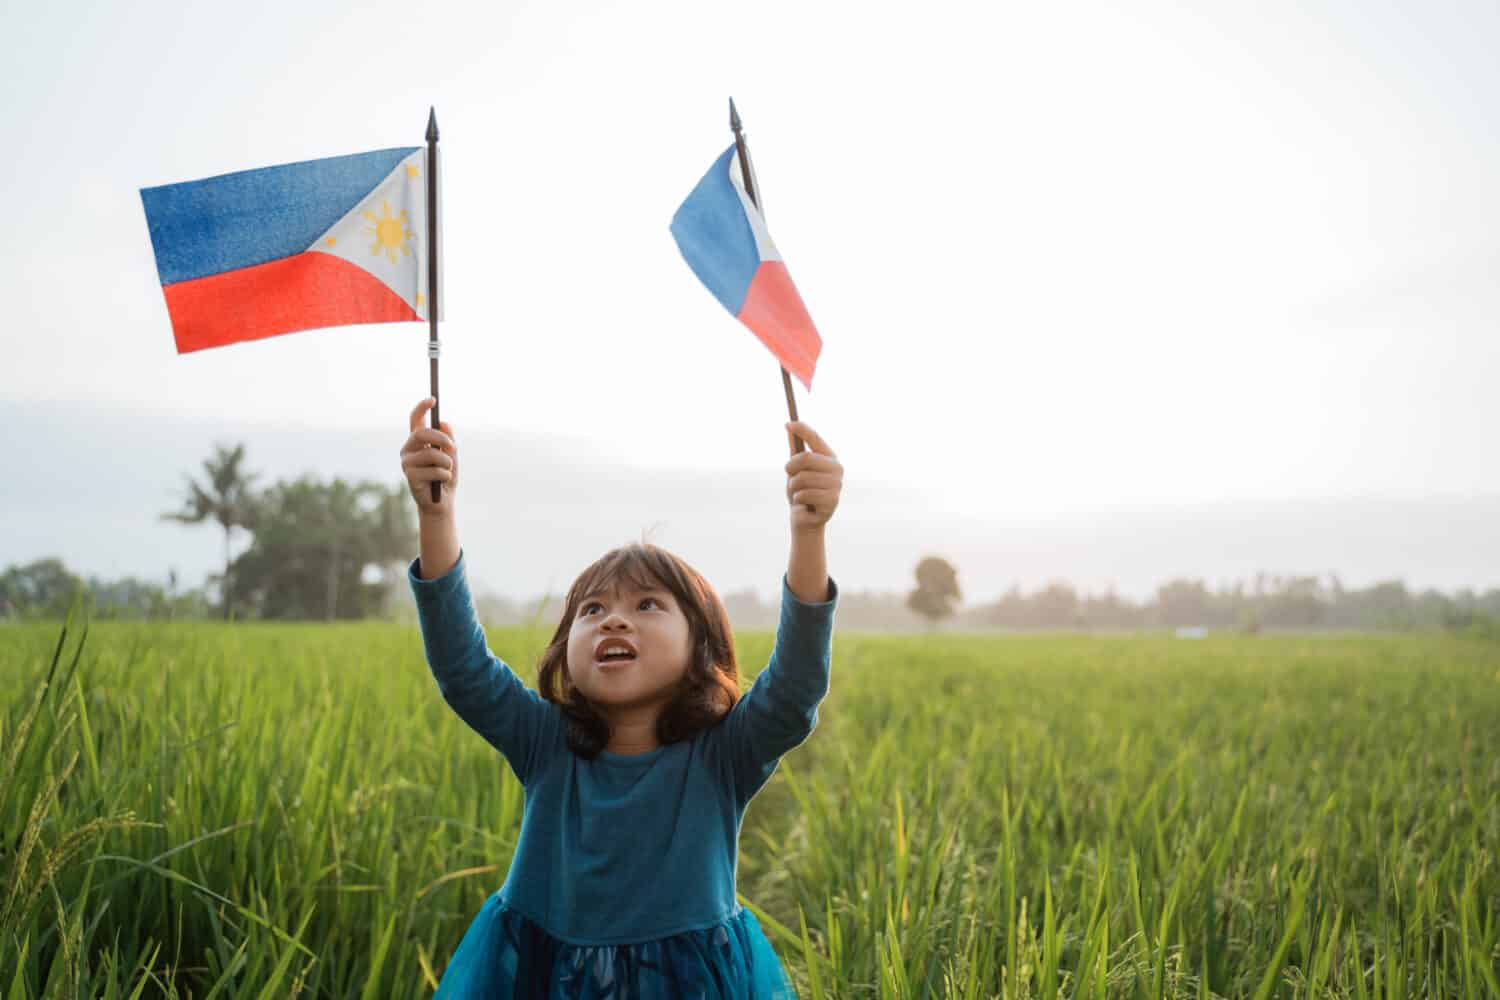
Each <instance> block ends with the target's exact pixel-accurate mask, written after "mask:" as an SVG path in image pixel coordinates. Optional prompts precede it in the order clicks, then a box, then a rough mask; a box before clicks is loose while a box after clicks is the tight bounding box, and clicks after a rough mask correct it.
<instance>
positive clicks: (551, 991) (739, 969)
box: [437, 893, 797, 1000]
mask: <svg viewBox="0 0 1500 1000" xmlns="http://www.w3.org/2000/svg"><path fill="white" fill-rule="evenodd" d="M796 997H797V994H796V991H795V990H793V989H792V985H791V982H790V981H789V980H788V979H787V976H786V972H785V970H783V969H782V967H781V962H780V961H779V960H778V959H777V957H776V953H775V952H774V951H772V950H771V942H770V941H767V940H766V936H765V933H764V932H763V931H762V930H761V929H760V922H759V921H757V920H756V919H755V915H754V914H753V913H751V912H750V911H749V910H747V909H744V908H741V909H740V911H739V912H738V913H737V914H736V915H735V916H733V917H730V918H729V919H728V920H726V921H724V922H723V923H721V924H716V925H714V926H713V927H709V928H707V929H705V930H698V931H686V932H684V933H682V934H673V935H671V936H670V937H664V938H657V939H655V940H651V941H643V942H640V943H638V944H607V945H584V944H570V943H568V942H566V941H561V940H559V939H557V938H555V937H553V936H552V935H551V934H549V933H548V932H547V931H545V930H543V929H542V928H541V927H539V926H537V925H536V924H534V923H532V922H531V921H530V920H529V919H527V918H526V917H524V916H522V915H521V914H520V913H517V912H516V911H514V910H511V909H507V908H506V906H505V904H504V903H502V902H501V901H500V897H499V894H498V893H497V894H495V895H492V896H491V897H490V898H489V899H488V900H486V901H485V904H484V906H483V908H481V909H480V911H479V915H478V916H477V917H475V918H474V922H473V923H472V924H470V925H469V929H468V931H467V932H465V934H464V938H463V940H462V941H461V942H459V945H458V950H457V951H456V952H454V953H453V959H452V961H450V962H449V963H448V968H447V970H446V971H445V972H444V973H443V980H442V983H441V984H440V985H439V986H438V991H437V1000H480V998H485V1000H490V998H494V1000H690V998H691V1000H731V998H733V1000H796Z"/></svg>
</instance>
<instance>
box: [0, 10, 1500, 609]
mask: <svg viewBox="0 0 1500 1000" xmlns="http://www.w3.org/2000/svg"><path fill="white" fill-rule="evenodd" d="M0 2H3V0H0ZM6 10H7V15H6V19H5V23H6V30H5V32H4V33H3V37H0V55H3V65H4V69H3V70H0V72H3V74H4V78H5V92H6V98H5V100H4V101H3V103H0V127H3V129H4V131H5V134H6V135H8V136H10V137H11V139H12V142H11V147H10V148H11V151H10V153H9V159H10V162H9V165H8V167H7V169H6V171H5V176H6V177H7V181H6V194H7V196H8V197H7V198H6V199H5V213H6V222H7V225H6V226H5V231H6V232H7V233H8V234H9V238H8V239H6V240H3V241H0V288H3V289H4V291H5V292H6V295H5V298H6V301H7V303H8V304H9V305H10V309H9V314H8V321H7V323H6V331H7V332H6V334H5V357H6V361H5V363H4V364H0V402H5V403H13V404H24V403H27V402H35V401H41V400H49V401H63V402H64V403H66V402H67V401H70V400H71V401H80V402H82V401H87V402H89V403H92V404H108V405H109V406H112V407H120V408H123V409H125V410H135V411H139V412H141V413H143V414H144V413H147V412H150V413H156V414H162V413H166V414H175V415H179V416H181V417H182V418H183V419H184V420H208V421H212V422H214V423H215V425H223V426H227V427H230V428H244V429H245V432H246V435H247V436H248V435H249V434H250V433H251V432H252V431H254V430H255V429H257V428H270V427H275V428H279V429H281V430H282V431H295V430H296V429H297V428H311V427H318V428H324V429H341V430H380V429H384V430H387V431H389V432H390V433H391V434H392V435H393V437H392V454H393V455H394V450H395V448H396V447H397V446H399V443H400V438H401V437H402V436H404V433H405V420H406V414H407V411H408V410H409V409H410V407H411V405H412V403H413V402H414V401H415V400H416V399H418V398H420V397H421V396H423V395H425V394H426V391H427V364H426V357H425V338H426V328H425V325H419V324H390V325H385V326H371V327H361V328H348V327H346V328H340V329H334V330H324V331H314V332H306V333H297V334H291V335H287V336H284V337H279V338H274V339H271V340H266V341H260V342H255V343H249V344H241V345H235V346H231V347H227V348H220V349H215V350H209V351H204V352H199V353H197V354H190V355H183V356H178V355H177V354H176V353H175V350H174V346H173V339H172V334H171V329H170V326H169V323H168V320H167V314H166V308H165V304H164V301H163V297H162V294H161V290H160V286H159V281H158V278H157V274H156V270H155V263H154V260H153V257H152V254H151V247H150V241H149V238H148V235H147V231H146V225H145V219H144V214H143V211H142V208H141V203H140V198H139V195H138V189H139V188H141V187H143V186H150V185H156V184H164V183H171V182H175V181H183V180H191V179H196V178H199V177H204V176H209V175H213V174H218V173H223V172H227V171H232V170H240V169H246V168H251V167H258V166H265V165H269V164H275V163H284V162H289V161H294V160H303V159H310V158H315V157H321V156H332V155H339V154H344V153H353V152H359V151H363V150H368V149H376V148H382V147H389V146H399V145H417V144H419V143H420V142H421V140H422V133H423V127H424V125H425V122H426V117H427V108H428V105H429V104H434V105H436V107H437V112H438V118H439V123H440V125H441V128H442V134H443V143H442V148H443V150H444V153H445V159H444V163H443V176H444V183H445V190H444V205H445V212H446V215H445V218H444V220H443V222H444V226H445V236H444V247H445V252H446V258H445V261H444V264H445V275H444V288H445V294H446V296H447V299H446V302H445V306H444V309H445V314H446V321H445V323H444V329H443V339H444V344H445V353H444V359H443V382H442V385H443V406H444V416H445V418H447V419H449V420H450V421H452V422H453V423H454V424H455V425H456V427H457V428H458V430H459V432H460V434H461V435H462V434H463V433H464V432H465V431H466V430H472V431H475V432H479V431H483V432H484V433H485V434H486V435H491V436H494V437H491V438H487V439H499V440H503V439H505V438H506V437H507V436H510V437H513V438H514V439H515V440H517V441H533V440H537V439H538V436H539V435H550V436H552V437H553V438H554V439H556V440H561V441H568V442H572V443H573V444H575V445H576V446H577V448H578V449H579V453H580V454H583V453H587V454H592V455H597V456H601V461H602V460H603V459H606V458H607V459H608V461H610V462H612V463H617V464H620V465H623V466H629V467H633V468H638V469H645V470H652V469H654V470H669V469H675V470H698V471H702V470H710V471H712V470H723V471H724V472H726V473H728V472H731V471H752V472H756V473H759V474H765V475H769V476H770V477H772V478H773V479H774V478H775V477H776V476H777V475H778V470H779V465H780V462H781V461H782V458H783V456H782V452H783V449H784V438H783V437H782V433H781V430H780V423H781V421H782V420H784V419H785V411H784V404H783V401H782V395H781V388H780V384H779V382H780V380H779V376H778V375H777V372H776V364H775V362H774V360H773V359H772V358H771V356H770V355H769V354H768V353H767V352H766V351H765V349H764V348H763V347H761V345H760V344H759V343H758V342H757V341H756V340H755V338H754V337H753V336H752V335H751V334H750V333H749V332H748V331H746V330H744V329H743V328H742V327H740V326H739V325H738V324H737V323H735V322H734V321H733V320H732V319H731V318H730V317H729V316H728V315H727V314H726V313H725V312H724V311H723V309H722V308H721V307H720V306H719V305H718V303H717V302H716V301H715V300H714V299H713V298H712V296H711V295H710V294H709V293H708V292H707V291H706V290H705V289H703V288H702V287H701V286H700V285H699V284H698V283H697V281H696V279H695V278H694V277H693V275H692V273H691V272H690V271H689V270H688V268H687V267H686V265H685V264H684V263H683V262H682V260H681V258H680V256H679V255H678V253H677V249H676V247H675V245H674V243H673V242H672V239H671V236H670V234H669V233H668V230H667V225H668V222H669V220H670V218H671V215H672V212H673V211H674V209H675V208H676V206H677V204H678V203H679V202H680V200H681V199H682V197H683V196H685V195H686V193H687V192H688V191H689V190H690V189H691V187H692V186H693V184H694V183H695V182H696V181H697V179H698V178H699V177H700V176H701V175H702V173H703V171H704V169H706V167H707V166H708V164H709V163H710V162H711V161H712V159H713V158H714V157H715V156H716V155H717V154H718V153H719V152H720V151H721V150H722V149H723V148H724V146H725V145H727V144H728V142H729V141H730V139H731V136H730V133H729V131H728V128H727V122H726V117H727V115H726V107H725V105H726V100H725V99H726V97H727V96H728V95H730V94H733V95H734V96H735V98H736V101H737V103H738V104H739V106H740V109H741V113H742V115H743V117H744V119H745V124H746V131H747V135H748V137H749V139H750V142H751V147H752V150H753V152H754V155H755V162H756V172H757V174H758V176H759V179H760V182H761V185H762V188H763V192H762V193H763V195H764V203H765V209H766V216H767V219H768V222H769V224H770V229H771V232H772V234H773V236H774V237H775V239H776V242H777V245H778V247H779V248H780V250H781V252H782V254H783V255H784V257H785V259H786V261H787V265H788V267H789V269H790V271H791V274H792V276H793V278H794V279H795V281H796V282H797V284H798V286H799V288H800V289H801V291H802V294H803V297H804V299H805V301H806V302H807V305H808V307H809V309H810V311H811V313H812V315H813V318H814V320H815V321H816V322H817V324H818V326H819V329H820V331H821V333H822V335H823V339H824V344H825V347H824V353H823V357H822V360H821V361H820V364H819V369H818V373H817V376H816V378H815V381H814V391H813V392H812V394H811V395H810V396H805V397H804V398H803V404H802V405H803V408H804V415H805V416H806V417H807V418H808V419H810V420H811V421H812V422H813V423H814V424H815V425H816V426H818V427H819V428H820V429H822V430H823V431H824V433H825V435H826V436H827V437H828V438H829V440H830V441H832V442H833V444H834V446H835V447H836V448H837V449H838V450H839V452H840V454H841V456H842V457H843V458H844V460H845V464H846V466H847V468H848V476H849V478H850V480H851V482H852V481H856V480H857V481H858V482H859V483H861V484H868V485H875V484H878V485H880V486H881V487H882V488H885V487H889V488H891V489H893V490H899V491H906V492H903V493H902V494H901V495H903V496H908V497H910V498H912V499H911V502H910V510H911V515H912V519H913V523H914V524H915V523H919V522H920V521H921V520H922V519H924V518H925V519H930V520H932V521H934V522H936V521H938V520H941V519H947V520H952V519H955V518H959V519H966V520H969V521H973V522H975V523H980V522H983V523H991V524H1001V523H1003V522H1005V521H1006V520H1007V519H1009V518H1014V517H1017V516H1036V515H1039V514H1048V513H1053V512H1088V511H1093V512H1100V511H1103V512H1108V511H1109V510H1111V509H1115V508H1121V509H1123V508H1126V507H1132V508H1143V507H1151V506H1161V507H1172V506H1174V505H1200V506H1201V505H1211V504H1216V503H1217V504H1226V505H1232V504H1244V503H1249V502H1261V501H1268V502H1269V501H1274V502H1278V503H1280V502H1307V503H1309V504H1312V503H1322V502H1325V501H1328V500H1330V499H1340V498H1346V499H1347V498H1364V499H1370V498H1381V499H1385V500H1400V499H1403V498H1404V499H1412V498H1417V499H1432V498H1470V499H1472V498H1475V497H1486V496H1489V497H1493V496H1496V495H1500V464H1497V463H1496V462H1495V460H1494V455H1495V449H1494V446H1493V440H1494V434H1495V429H1496V428H1497V427H1500V393H1497V392H1495V386H1496V385H1497V383H1500V336H1497V318H1500V282H1497V280H1496V275H1497V274H1500V227H1497V226H1496V220H1497V217H1500V212H1497V209H1500V184H1497V183H1496V178H1497V177H1500V128H1497V124H1496V123H1497V122H1500V60H1497V59H1496V58H1495V52H1496V49H1497V44H1500V6H1497V5H1495V4H1493V3H1424V4H1415V3H1407V4H1401V5H1396V4H1383V3H1373V2H1359V3H1354V2H1349V3H1327V4H1307V3H1295V4H1293V3H1284V4H1273V3H1264V4H1254V5H1250V4H1239V3H1219V4H1196V5H1184V4H1179V3H1150V2H1143V3H1136V4H1131V5H1128V12H1122V10H1120V9H1118V8H1117V6H1116V5H1104V4H1097V5H1089V4H1069V5H1056V4H1054V5H1010V4H972V5H971V4H943V3H928V4H924V5H921V6H913V5H911V4H903V5H890V6H880V5H874V4H868V3H862V4H858V5H848V6H839V5H833V4H813V3H806V2H796V3H785V4H777V3H760V4H756V5H753V6H752V5H745V4H725V5H713V4H704V3H702V2H700V0H695V2H683V3H680V4H665V3H662V4H627V3H618V4H603V3H599V4H587V3H566V4H562V3H535V4H526V5H523V4H473V5H455V4H439V3H428V4H420V5H415V6H414V5H411V4H407V3H402V4H397V3H394V2H369V3H362V4H360V5H331V4H329V5H322V4H315V3H306V2H300V3H281V2H275V0H272V2H267V3H263V4H258V5H249V6H247V5H235V6H233V7H225V6H223V5H215V4H191V5H190V4H185V3H184V4H171V5H169V4H129V5H122V4H106V3H96V4H92V5H90V4H86V3H67V4H53V5H47V4H32V5H26V6H25V7H21V6H20V5H18V4H15V3H6ZM20 430H21V429H17V433H16V434H14V435H12V436H11V438H10V440H11V441H12V442H13V443H14V444H16V445H18V446H20V445H22V444H23V443H24V440H23V435H22V434H21V433H20ZM148 447H149V442H142V449H143V451H144V450H145V449H147V448H148ZM11 454H12V461H13V462H14V461H15V460H16V459H18V458H24V459H25V461H26V462H27V463H28V464H29V463H30V462H32V461H35V462H38V463H43V464H45V462H46V456H45V455H30V454H26V453H25V451H24V448H21V447H17V448H13V449H12V450H11ZM202 457H203V456H202V455H201V454H191V455H174V456H170V457H157V458H155V459H154V461H157V462H160V463H162V464H164V465H166V466H169V467H170V470H171V471H170V475H168V476H167V478H169V479H172V480H174V481H175V480H177V479H180V474H181V472H183V471H186V470H188V469H190V468H192V467H194V466H196V464H197V463H198V461H199V460H201V458H202ZM466 457H467V458H468V459H469V461H470V462H471V465H472V464H477V463H482V462H484V461H485V456H484V455H483V454H473V455H466ZM497 460H498V457H497ZM316 461H317V468H318V469H319V470H321V471H322V472H323V473H324V474H325V475H327V476H330V477H331V476H333V475H339V474H344V475H348V474H351V470H352V467H353V466H352V463H350V462H348V461H345V459H344V457H343V456H341V455H340V454H337V453H335V454H328V455H324V456H318V457H317V460H316ZM588 471H589V470H588V469H587V468H584V467H580V468H579V469H578V475H579V477H580V482H581V483H583V482H586V481H587V476H588ZM495 473H496V474H495V476H494V477H493V480H492V481H494V482H495V483H497V484H509V485H505V486H497V487H496V489H497V490H498V489H506V490H507V491H508V492H507V494H506V496H505V497H504V498H503V506H504V507H506V508H508V509H510V510H512V511H516V510H518V509H523V508H524V507H525V504H526V503H527V498H526V496H525V492H524V491H525V486H524V480H525V470H524V469H514V470H495ZM396 474H397V469H396V466H395V464H394V459H393V461H392V469H391V475H392V476H394V475H396ZM642 474H643V475H647V476H649V475H650V473H649V472H646V473H642ZM477 481H478V477H476V482H477ZM11 495H12V496H14V495H15V494H14V493H12V494H11ZM599 499H600V501H601V502H600V516H601V517H603V518H606V519H607V518H608V517H609V505H608V499H609V497H608V491H607V489H606V490H604V491H602V493H601V496H600V498H599ZM501 500H502V498H501V497H498V496H468V497H465V498H464V501H465V503H467V504H468V505H469V507H468V508H467V509H469V510H482V509H484V507H485V506H486V505H487V504H493V505H495V506H496V507H497V508H498V507H500V506H502V504H501ZM677 502H678V501H677V500H676V499H674V497H673V496H672V495H671V494H669V493H666V492H664V493H663V495H662V497H661V505H662V511H663V514H662V517H663V519H664V520H672V519H673V518H679V519H680V518H682V517H685V516H687V514H686V512H684V511H680V510H677V509H675V508H674V507H673V504H674V503H677ZM540 509H541V508H538V510H540ZM15 510H16V509H15V508H13V509H12V510H11V511H10V513H12V514H14V513H15ZM5 513H7V512H6V511H3V510H0V514H5ZM858 514H859V512H858V511H855V512H853V514H852V516H855V517H857V516H858ZM514 516H517V517H520V518H522V519H523V520H524V519H526V518H527V517H529V515H526V514H524V513H522V514H516V515H514ZM612 527H614V528H615V529H616V530H615V532H614V533H615V534H616V535H624V536H627V537H628V536H630V535H632V534H638V530H639V527H638V525H636V524H634V523H631V524H625V523H623V522H622V523H621V524H620V525H617V526H612ZM47 530H52V529H47ZM44 534H45V532H44ZM11 537H12V538H15V537H23V536H22V535H21V533H13V534H12V535H11ZM24 537H25V538H27V539H28V540H29V541H28V544H27V545H21V544H19V543H12V544H11V545H9V546H7V547H6V548H8V549H9V551H5V550H0V563H4V562H6V561H9V560H10V559H12V558H21V557H29V556H31V555H32V554H33V551H31V550H32V549H35V548H37V547H39V546H44V545H45V543H46V541H47V539H46V538H42V539H40V540H38V539H37V537H36V535H35V534H27V535H24ZM32 543H35V544H32ZM208 545H209V543H205V547H208ZM23 549H26V550H25V551H23ZM210 551H212V549H210ZM1396 551H1398V550H1393V552H1396ZM1399 552H1400V554H1401V557H1400V558H1396V557H1395V556H1394V555H1393V557H1392V558H1391V559H1390V560H1389V562H1390V563H1391V575H1395V574H1397V573H1405V574H1408V575H1411V576H1414V577H1417V578H1418V579H1420V578H1421V577H1422V574H1423V572H1424V571H1425V570H1427V569H1430V568H1431V567H1429V566H1426V565H1424V564H1422V560H1421V558H1420V557H1417V558H1416V560H1415V564H1414V563H1413V562H1412V556H1411V552H1410V551H1409V549H1404V548H1403V549H1400V550H1399ZM685 554H687V555H689V556H690V557H691V555H692V553H691V552H687V553H685ZM1373 555H1374V556H1376V557H1377V558H1376V561H1377V562H1378V561H1379V560H1378V556H1379V553H1378V552H1377V553H1374V554H1373ZM1267 568H1269V569H1277V568H1278V567H1274V566H1268V567H1267ZM1288 568H1290V567H1288ZM1331 568H1336V567H1331ZM566 569H568V570H572V569H576V567H573V566H571V565H570V566H568V567H566ZM148 570H149V568H148V567H141V568H140V570H139V571H140V572H143V573H144V572H147V571H148ZM1057 575H1068V567H1067V566H1061V567H1059V569H1058V573H1057ZM542 582H544V581H538V584H537V587H538V589H539V588H540V586H541V584H542ZM1443 582H1445V583H1448V582H1453V581H1450V580H1449V579H1448V578H1447V577H1444V578H1443ZM1469 582H1471V583H1474V584H1485V583H1491V584H1493V583H1495V582H1500V581H1496V580H1494V579H1491V580H1483V579H1475V580H1472V581H1469ZM516 589H518V590H520V591H523V592H524V591H526V590H527V588H526V587H518V588H516ZM767 589H769V588H767Z"/></svg>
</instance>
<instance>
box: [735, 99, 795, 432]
mask: <svg viewBox="0 0 1500 1000" xmlns="http://www.w3.org/2000/svg"><path fill="white" fill-rule="evenodd" d="M729 127H730V129H732V130H733V131H734V148H735V151H736V152H737V153H738V154H739V158H740V175H741V176H742V177H744V179H745V193H746V194H748V195H749V196H750V203H751V204H753V205H754V206H755V208H756V210H757V211H759V212H760V214H761V215H762V216H764V215H765V214H766V212H765V209H763V208H761V204H760V192H759V191H757V190H755V172H754V170H753V169H752V168H751V166H750V147H749V146H748V145H747V144H746V143H745V134H744V133H743V132H742V131H740V128H741V126H740V113H739V111H738V110H737V109H736V108H735V106H734V98H733V97H731V98H730V99H729ZM781 387H782V388H783V389H785V390H786V412H787V413H788V414H789V415H790V416H791V418H792V419H793V420H796V419H797V397H796V395H795V394H794V393H793V392H792V377H791V376H790V375H788V374H787V371H786V365H782V366H781ZM804 447H805V445H803V443H802V439H801V438H800V437H798V436H797V435H795V434H793V435H792V454H793V455H795V454H797V453H798V452H799V451H801V450H802V449H803V448H804Z"/></svg>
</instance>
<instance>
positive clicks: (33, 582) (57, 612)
mask: <svg viewBox="0 0 1500 1000" xmlns="http://www.w3.org/2000/svg"><path fill="white" fill-rule="evenodd" d="M83 586H84V583H83V581H82V580H81V579H79V578H78V577H77V576H75V575H73V574H72V573H70V572H69V571H68V569H67V567H66V566H64V565H63V564H62V560H61V559H37V560H36V561H34V562H29V563H27V564H26V565H24V566H8V567H6V569H5V572H4V573H3V574H0V618H61V617H63V616H64V615H66V614H67V613H68V606H69V605H70V604H71V603H72V601H73V596H74V595H75V594H76V593H78V592H79V590H81V589H82V588H83Z"/></svg>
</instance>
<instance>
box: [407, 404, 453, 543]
mask: <svg viewBox="0 0 1500 1000" xmlns="http://www.w3.org/2000/svg"><path fill="white" fill-rule="evenodd" d="M434 402H435V401H434V400H433V398H432V397H431V396H428V397H427V398H426V399H424V400H422V401H421V402H420V403H418V404H417V405H416V408H415V409H413V410H412V411H411V436H410V437H408V438H407V439H406V444H404V445H402V447H401V471H402V472H404V473H405V474H406V485H407V486H408V487H410V488H411V495H412V499H414V500H416V501H417V513H418V514H419V515H421V516H423V517H434V516H439V515H446V514H451V513H452V512H453V494H454V491H456V490H457V489H458V446H457V445H456V444H455V443H454V438H453V428H452V427H450V426H448V422H447V421H445V420H444V421H439V422H438V427H439V428H441V430H439V429H437V428H433V427H427V426H424V423H423V418H424V417H426V416H427V411H428V410H430V409H432V407H433V405H434ZM434 482H436V483H441V484H442V491H441V493H440V499H439V500H437V501H436V502H434V501H433V499H432V486H431V485H429V484H431V483H434Z"/></svg>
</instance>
